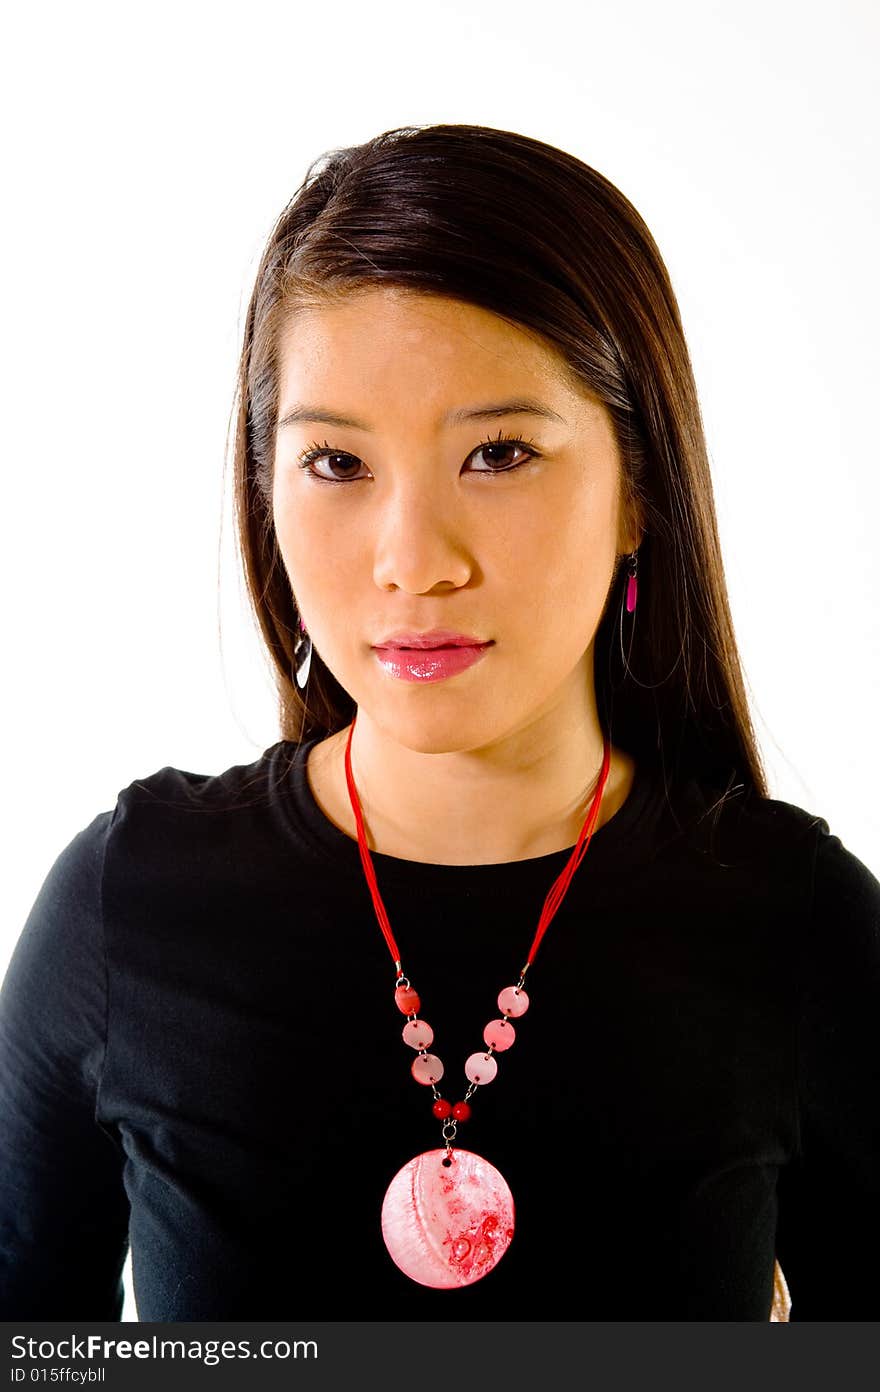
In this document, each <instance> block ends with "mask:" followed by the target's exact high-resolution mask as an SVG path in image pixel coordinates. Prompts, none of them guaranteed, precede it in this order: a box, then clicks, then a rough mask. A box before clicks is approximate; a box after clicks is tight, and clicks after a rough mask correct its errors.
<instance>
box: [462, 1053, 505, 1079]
mask: <svg viewBox="0 0 880 1392" xmlns="http://www.w3.org/2000/svg"><path fill="white" fill-rule="evenodd" d="M464 1072H465V1077H466V1078H469V1079H470V1081H471V1082H472V1083H477V1084H478V1085H482V1084H483V1083H491V1081H492V1079H493V1078H494V1077H495V1074H496V1073H497V1072H498V1064H497V1063H496V1062H495V1060H494V1059H493V1057H492V1055H491V1054H471V1056H470V1058H469V1059H468V1061H467V1063H466V1064H465V1066H464Z"/></svg>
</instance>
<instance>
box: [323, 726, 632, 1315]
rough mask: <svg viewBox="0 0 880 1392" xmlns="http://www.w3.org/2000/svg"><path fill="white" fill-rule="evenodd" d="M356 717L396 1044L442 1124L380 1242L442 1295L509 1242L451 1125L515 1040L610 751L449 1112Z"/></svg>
mask: <svg viewBox="0 0 880 1392" xmlns="http://www.w3.org/2000/svg"><path fill="white" fill-rule="evenodd" d="M356 719H357V712H355V715H354V717H353V718H352V722H351V726H350V728H349V731H348V740H347V741H346V745H345V778H346V782H347V784H348V793H349V797H350V798H351V806H352V811H353V812H354V819H355V823H356V825H357V837H358V847H359V849H360V853H361V863H362V864H363V867H364V873H365V875H366V877H367V884H368V886H369V889H370V894H371V895H372V899H373V907H374V908H375V910H376V917H377V919H378V920H379V927H380V928H381V929H382V933H383V936H384V938H385V941H386V943H387V944H388V950H389V951H390V953H391V959H392V961H393V962H394V971H395V980H394V1000H395V1003H396V1005H397V1008H398V1010H400V1011H401V1012H402V1013H403V1014H404V1015H406V1017H407V1023H406V1024H405V1025H404V1027H403V1040H404V1043H405V1044H408V1045H409V1047H410V1048H411V1049H415V1050H416V1057H415V1059H414V1060H413V1063H412V1075H413V1077H414V1078H415V1080H416V1082H417V1083H421V1084H422V1085H423V1086H426V1087H430V1088H431V1091H432V1093H433V1095H434V1106H433V1109H432V1110H433V1112H434V1116H435V1117H437V1119H438V1120H439V1121H442V1123H443V1142H444V1148H443V1149H437V1150H426V1151H425V1152H424V1153H423V1154H422V1155H417V1156H415V1157H414V1159H412V1160H410V1161H409V1162H408V1163H407V1164H406V1165H404V1166H403V1169H401V1170H399V1171H398V1173H397V1174H396V1175H395V1176H394V1178H393V1179H392V1181H391V1183H390V1184H389V1186H388V1189H387V1192H386V1194H385V1200H384V1202H383V1204H382V1236H383V1238H384V1240H385V1246H386V1247H387V1248H388V1251H389V1253H390V1255H391V1258H392V1260H393V1261H394V1262H395V1264H396V1265H397V1266H398V1267H399V1268H400V1270H401V1271H402V1272H403V1273H404V1274H405V1275H406V1276H409V1277H410V1278H411V1279H412V1280H413V1281H418V1282H419V1284H420V1285H423V1286H433V1287H435V1288H437V1289H443V1288H448V1287H454V1286H469V1285H471V1284H472V1283H473V1282H474V1281H479V1280H480V1278H481V1277H483V1276H485V1275H486V1274H487V1272H489V1271H491V1270H492V1268H493V1267H494V1266H495V1265H496V1264H497V1262H498V1261H500V1259H501V1258H502V1257H503V1256H504V1253H505V1252H506V1251H507V1248H508V1247H509V1245H510V1240H511V1238H512V1237H513V1221H514V1215H513V1196H512V1194H511V1192H510V1189H509V1187H508V1185H507V1181H506V1180H505V1179H504V1176H503V1175H502V1174H501V1173H500V1171H498V1170H496V1168H495V1166H494V1165H490V1164H489V1161H488V1160H484V1159H483V1157H482V1156H481V1155H475V1154H474V1153H473V1151H469V1150H461V1149H460V1148H456V1147H454V1146H453V1142H454V1141H455V1137H456V1131H457V1127H458V1123H459V1122H464V1121H467V1119H468V1117H469V1116H470V1114H471V1109H470V1105H469V1104H470V1099H471V1097H472V1096H473V1094H474V1092H475V1091H476V1089H477V1088H478V1087H482V1086H485V1084H487V1083H491V1081H492V1079H493V1078H494V1077H495V1075H496V1074H497V1072H498V1064H497V1062H496V1060H495V1054H496V1053H503V1051H504V1050H505V1049H509V1048H510V1046H511V1044H512V1043H513V1042H514V1039H515V1037H516V1030H515V1028H514V1026H513V1025H512V1024H511V1023H510V1022H511V1020H512V1019H517V1018H518V1017H519V1016H521V1015H524V1014H525V1013H526V1011H527V1010H528V1008H529V998H528V996H527V995H526V993H525V991H524V990H523V982H524V981H525V976H526V972H527V971H528V969H529V967H530V966H531V965H532V962H533V961H534V959H535V954H536V953H537V951H538V947H539V946H540V943H541V939H542V938H543V936H544V934H545V933H546V931H547V929H548V928H549V926H550V922H551V920H552V918H553V916H554V915H555V913H556V911H557V909H558V908H559V905H560V904H561V903H562V900H563V899H564V898H565V894H566V891H567V890H568V887H569V885H570V884H571V881H572V879H573V877H574V872H575V870H577V868H578V866H579V865H580V863H581V861H582V860H583V858H584V856H585V855H586V851H587V847H588V846H589V844H590V838H591V836H592V834H593V828H594V826H595V823H596V818H597V817H598V815H599V806H600V804H601V801H602V793H603V791H604V788H605V783H606V781H607V778H608V770H609V768H610V766H611V746H610V744H609V742H608V740H607V738H606V739H605V741H604V753H603V758H602V768H601V771H600V773H599V782H598V785H597V788H596V792H595V794H594V796H593V800H592V802H591V803H590V810H589V812H588V813H587V819H586V821H585V822H584V825H583V827H582V828H581V833H580V836H579V837H578V839H577V844H576V845H575V846H574V847H573V848H572V852H571V856H570V857H569V859H568V862H567V864H566V866H565V868H564V870H563V871H562V873H561V874H560V875H559V877H558V878H557V879H556V880H555V882H554V883H553V885H552V886H551V888H550V891H549V893H548V895H547V898H546V900H545V901H544V907H543V909H542V911H541V917H540V919H539V920H538V928H537V932H536V933H535V937H534V941H533V943H532V946H531V948H530V949H529V955H528V957H527V958H526V964H525V966H524V967H523V969H522V971H521V972H520V976H519V980H518V981H517V983H516V985H515V986H506V987H505V988H504V990H503V991H501V993H500V994H499V996H498V1009H499V1010H500V1011H501V1018H499V1019H494V1020H490V1022H489V1024H488V1025H487V1026H486V1028H485V1030H484V1031H483V1040H484V1042H485V1044H486V1046H487V1047H486V1050H485V1051H484V1052H477V1053H475V1054H471V1055H470V1057H469V1058H468V1060H467V1062H466V1063H465V1066H464V1071H465V1076H466V1077H467V1079H468V1083H469V1086H468V1090H467V1092H466V1093H465V1095H464V1098H463V1100H462V1101H461V1102H456V1103H455V1105H454V1106H452V1105H451V1104H450V1103H449V1102H448V1101H447V1100H446V1099H445V1098H443V1097H441V1095H440V1093H439V1091H438V1089H437V1086H436V1085H437V1083H438V1082H439V1081H440V1079H441V1078H442V1077H443V1071H444V1070H443V1064H442V1063H441V1061H440V1059H439V1058H438V1057H437V1056H436V1054H429V1053H428V1052H427V1051H428V1048H429V1047H430V1045H431V1044H432V1043H433V1040H434V1031H433V1030H432V1029H431V1026H430V1025H429V1024H427V1023H426V1022H425V1021H424V1020H421V1019H419V1015H418V1012H419V1010H420V1009H421V1000H420V998H419V996H418V993H417V992H416V991H415V990H413V987H412V984H411V982H410V980H409V978H408V977H407V976H406V975H405V974H404V971H403V968H402V966H401V961H400V951H399V949H398V946H397V943H396V942H395V940H394V935H393V933H392V932H391V924H390V923H389V922H388V914H387V913H386V911H385V905H384V904H383V902H382V896H381V895H380V893H379V886H378V885H377V883H376V873H375V870H374V869H373V861H372V857H371V855H370V851H369V847H368V846H367V836H366V832H365V830H364V821H363V816H362V814H361V805H360V799H359V797H358V793H357V788H356V787H355V782H354V774H353V773H352V770H351V738H352V735H353V734H354V726H355V720H356Z"/></svg>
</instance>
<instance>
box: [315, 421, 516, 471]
mask: <svg viewBox="0 0 880 1392" xmlns="http://www.w3.org/2000/svg"><path fill="white" fill-rule="evenodd" d="M488 445H520V446H521V447H522V448H523V449H525V450H528V452H529V458H528V459H521V460H520V461H519V463H518V464H508V466H507V467H506V468H505V469H477V470H476V472H477V473H478V474H485V475H487V476H489V477H491V476H492V475H493V474H512V473H514V472H515V471H516V470H517V469H521V468H522V467H523V466H524V465H525V464H528V463H530V462H531V460H532V459H534V458H540V455H539V452H538V449H537V447H536V446H535V445H534V444H533V443H532V441H531V440H525V439H522V438H521V437H520V436H518V435H505V434H503V432H502V431H500V430H499V432H498V434H497V435H496V436H495V437H494V438H490V439H488V440H481V441H480V443H479V444H478V445H477V446H476V447H475V448H474V449H472V450H471V454H477V453H479V451H480V450H481V449H485V448H486V447H487V446H488ZM334 454H339V455H348V457H349V458H350V459H356V458H357V456H356V455H353V454H350V453H349V451H348V450H335V449H332V448H331V447H330V445H329V444H328V443H327V441H326V440H325V441H324V443H323V445H319V444H318V442H317V440H313V441H312V443H311V445H310V446H309V447H308V448H306V449H304V450H303V451H302V452H301V453H300V454H299V455H298V456H297V460H298V463H299V467H300V468H301V469H305V470H306V472H307V473H308V475H309V477H310V478H313V479H314V480H315V482H316V483H330V484H335V483H358V482H360V480H358V479H330V478H323V477H322V476H321V475H320V474H316V473H315V472H314V471H313V470H312V469H311V467H310V466H311V465H312V464H313V463H314V462H315V460H317V459H321V458H323V457H324V456H326V455H334ZM468 458H470V455H468Z"/></svg>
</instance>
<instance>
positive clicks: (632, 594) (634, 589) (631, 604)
mask: <svg viewBox="0 0 880 1392" xmlns="http://www.w3.org/2000/svg"><path fill="white" fill-rule="evenodd" d="M627 566H628V568H629V579H628V580H627V582H626V612H627V613H628V614H631V613H632V612H633V610H634V609H635V607H636V596H637V595H638V592H639V582H638V578H637V576H636V571H637V570H638V566H639V553H638V550H635V551H633V552H631V553H630V555H629V556H628V557H627Z"/></svg>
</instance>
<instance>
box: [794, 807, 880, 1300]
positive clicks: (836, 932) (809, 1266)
mask: <svg viewBox="0 0 880 1392" xmlns="http://www.w3.org/2000/svg"><path fill="white" fill-rule="evenodd" d="M802 973H803V975H802V997H801V1000H802V1005H801V1015H800V1022H799V1029H798V1050H797V1056H798V1103H799V1118H800V1144H799V1147H798V1153H797V1154H796V1156H795V1157H794V1158H793V1160H792V1162H791V1163H790V1164H789V1165H787V1166H786V1167H785V1168H784V1169H783V1170H782V1171H781V1172H780V1177H779V1183H778V1188H777V1195H778V1214H777V1235H776V1255H777V1258H778V1260H779V1263H780V1265H781V1267H782V1270H783V1274H784V1276H785V1279H786V1282H787V1284H788V1287H789V1291H790V1294H791V1311H790V1314H789V1319H790V1320H876V1319H878V1318H880V883H878V881H877V879H876V878H875V877H874V875H873V874H872V873H871V871H870V870H869V869H868V868H867V866H865V865H864V864H863V863H862V862H861V861H860V860H859V859H857V857H856V856H854V855H853V854H852V853H851V852H850V851H848V850H847V849H846V848H845V847H844V846H843V844H842V843H841V841H840V838H839V837H837V836H834V835H832V834H831V833H830V832H829V829H828V824H827V822H825V821H822V820H820V823H819V831H818V836H817V842H816V858H815V878H814V892H813V916H812V925H811V933H810V935H809V941H808V943H807V945H806V951H805V955H804V958H803V962H802Z"/></svg>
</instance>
